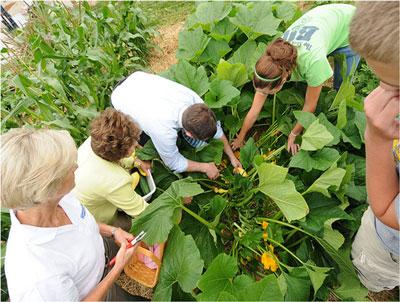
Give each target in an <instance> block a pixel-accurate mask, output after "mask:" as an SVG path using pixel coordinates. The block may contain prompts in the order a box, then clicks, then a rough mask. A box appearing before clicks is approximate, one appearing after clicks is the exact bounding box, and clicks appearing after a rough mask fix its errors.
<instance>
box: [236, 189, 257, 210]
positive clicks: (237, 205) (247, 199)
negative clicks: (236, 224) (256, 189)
mask: <svg viewBox="0 0 400 302" xmlns="http://www.w3.org/2000/svg"><path fill="white" fill-rule="evenodd" d="M252 191H253V190H251V191H250V193H251V194H250V195H249V196H248V197H247V198H246V199H244V200H242V201H241V202H239V203H237V204H236V205H235V206H236V207H241V206H244V205H246V204H247V203H249V202H250V200H251V199H252V198H253V196H254V193H253V192H252Z"/></svg>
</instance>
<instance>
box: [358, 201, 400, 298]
mask: <svg viewBox="0 0 400 302" xmlns="http://www.w3.org/2000/svg"><path fill="white" fill-rule="evenodd" d="M351 256H352V259H353V264H354V266H355V268H356V270H357V272H358V277H359V278H360V281H361V283H362V284H363V285H364V286H365V287H366V288H367V289H368V290H370V291H372V292H380V291H382V290H389V289H392V288H394V287H396V286H399V284H400V281H399V278H400V272H399V270H400V266H399V256H398V255H395V254H393V253H390V252H389V251H388V250H386V249H385V248H384V245H383V243H382V242H381V241H380V239H379V238H378V235H377V234H376V230H375V223H374V214H373V212H372V210H371V207H368V209H367V210H366V211H365V213H364V215H363V217H362V219H361V226H360V229H359V230H358V232H357V235H356V237H355V239H354V242H353V245H352V250H351Z"/></svg>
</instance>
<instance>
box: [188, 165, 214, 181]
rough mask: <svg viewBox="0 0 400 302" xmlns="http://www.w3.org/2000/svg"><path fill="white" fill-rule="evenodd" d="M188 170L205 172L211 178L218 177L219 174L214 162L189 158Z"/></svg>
mask: <svg viewBox="0 0 400 302" xmlns="http://www.w3.org/2000/svg"><path fill="white" fill-rule="evenodd" d="M186 171H187V172H201V173H205V174H206V175H207V177H208V178H210V179H216V178H218V176H219V171H218V168H217V166H216V165H215V164H214V163H201V162H197V161H193V160H188V165H187V169H186Z"/></svg>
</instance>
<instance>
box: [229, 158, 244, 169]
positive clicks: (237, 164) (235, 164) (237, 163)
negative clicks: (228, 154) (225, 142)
mask: <svg viewBox="0 0 400 302" xmlns="http://www.w3.org/2000/svg"><path fill="white" fill-rule="evenodd" d="M230 160H231V164H232V166H233V167H234V168H243V167H242V163H241V162H240V161H239V160H238V159H237V158H236V157H235V156H232V158H230Z"/></svg>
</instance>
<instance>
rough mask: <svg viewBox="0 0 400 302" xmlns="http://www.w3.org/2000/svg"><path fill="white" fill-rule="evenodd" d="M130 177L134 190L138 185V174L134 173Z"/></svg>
mask: <svg viewBox="0 0 400 302" xmlns="http://www.w3.org/2000/svg"><path fill="white" fill-rule="evenodd" d="M131 177H132V188H134V189H135V188H136V187H137V185H138V183H139V180H140V175H139V173H138V172H135V173H133V174H132V175H131Z"/></svg>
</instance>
